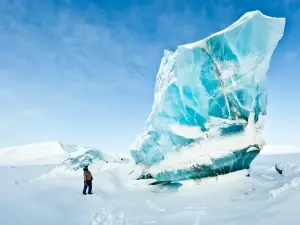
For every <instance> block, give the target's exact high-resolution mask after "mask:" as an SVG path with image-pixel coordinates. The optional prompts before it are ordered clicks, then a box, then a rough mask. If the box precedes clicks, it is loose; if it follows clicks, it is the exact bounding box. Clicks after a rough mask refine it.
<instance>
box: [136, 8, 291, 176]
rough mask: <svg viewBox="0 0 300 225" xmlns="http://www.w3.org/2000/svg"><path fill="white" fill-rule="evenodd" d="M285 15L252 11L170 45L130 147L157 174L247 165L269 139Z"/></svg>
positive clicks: (213, 172) (220, 171) (203, 172)
mask: <svg viewBox="0 0 300 225" xmlns="http://www.w3.org/2000/svg"><path fill="white" fill-rule="evenodd" d="M284 26H285V19H284V18H272V17H268V16H265V15H263V14H262V13H261V12H259V11H253V12H248V13H246V14H244V15H243V16H242V17H241V18H240V19H239V20H238V21H236V22H235V23H233V24H232V25H231V26H229V27H228V28H226V29H225V30H223V31H220V32H218V33H216V34H213V35H211V36H210V37H208V38H206V39H204V40H201V41H198V42H195V43H192V44H186V45H181V46H179V47H178V49H177V50H176V51H175V52H170V51H165V53H164V57H163V58H162V61H161V64H160V68H159V71H158V74H157V80H156V87H155V96H154V104H153V107H152V112H151V114H150V116H149V118H148V120H147V122H146V125H145V128H144V130H143V131H142V132H141V134H140V135H139V136H138V138H137V140H136V141H135V142H134V143H133V145H132V146H131V149H130V150H131V151H130V152H131V155H132V157H133V158H134V160H135V162H136V163H137V164H139V165H143V166H144V167H145V168H148V172H149V173H150V175H151V176H152V177H154V178H156V179H157V180H161V181H163V180H172V181H178V180H185V179H197V178H202V177H207V176H215V175H218V174H223V173H228V172H233V171H236V170H240V169H245V168H249V166H250V163H251V161H252V160H253V159H254V158H255V156H256V155H257V154H258V153H259V151H260V149H261V148H262V147H263V145H264V139H263V137H262V135H261V131H262V128H263V124H264V117H265V115H266V107H267V90H266V73H267V71H268V68H269V64H270V60H271V56H272V54H273V51H274V49H275V48H276V46H277V43H278V41H279V40H280V39H281V37H282V36H283V32H284Z"/></svg>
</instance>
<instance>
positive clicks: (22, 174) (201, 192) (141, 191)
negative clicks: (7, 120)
mask: <svg viewBox="0 0 300 225" xmlns="http://www.w3.org/2000/svg"><path fill="white" fill-rule="evenodd" d="M285 148H286V146H281V147H277V149H281V153H280V154H278V150H276V151H277V152H276V154H271V151H270V148H269V153H268V154H265V155H264V154H262V155H259V156H258V157H256V158H255V160H254V161H253V162H252V164H251V176H250V177H246V176H245V175H246V171H238V172H235V173H230V174H227V175H224V176H219V177H214V178H206V179H202V180H189V181H183V182H182V184H183V185H182V186H180V187H179V188H176V186H173V188H172V187H171V186H170V187H168V186H165V187H161V188H160V187H159V186H150V185H148V184H149V183H150V182H152V181H153V180H135V178H136V177H137V176H138V174H140V172H141V171H138V169H139V168H140V167H136V165H135V164H134V163H130V162H129V163H115V162H108V163H105V165H104V166H103V167H101V168H100V169H99V168H98V167H97V166H94V164H92V165H91V171H92V173H93V176H94V181H93V190H94V191H93V192H94V195H92V196H83V195H82V194H81V191H82V186H83V181H82V171H78V170H77V171H75V174H72V175H71V176H70V174H68V173H64V174H58V175H56V176H51V177H43V179H36V178H37V177H40V173H46V172H47V171H50V170H52V168H51V167H45V166H17V167H13V168H11V167H0V177H1V179H0V192H1V193H2V194H0V224H3V225H4V224H5V225H20V224H22V225H41V224H43V225H53V224H64V225H84V224H86V225H141V224H161V225H212V224H218V225H253V224H256V225H266V224H272V225H282V224H289V225H298V224H299V220H298V215H299V207H298V206H299V201H300V186H299V184H300V181H299V178H300V163H299V162H300V152H299V153H297V152H296V153H295V151H294V152H293V153H292V155H293V157H292V158H293V159H294V160H293V161H291V159H292V158H290V157H289V156H290V154H289V153H285V152H284V150H285ZM267 149H268V148H267ZM263 151H264V149H263V150H262V152H263ZM283 158H285V159H287V160H282V159H283ZM268 159H271V160H268ZM96 163H97V162H96ZM274 163H275V164H277V163H278V164H279V167H280V168H282V169H283V173H282V174H279V173H278V172H277V171H276V170H275V167H274Z"/></svg>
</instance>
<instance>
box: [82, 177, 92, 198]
mask: <svg viewBox="0 0 300 225" xmlns="http://www.w3.org/2000/svg"><path fill="white" fill-rule="evenodd" d="M87 188H89V189H88V194H92V181H90V180H87V181H84V187H83V194H84V195H86V189H87Z"/></svg>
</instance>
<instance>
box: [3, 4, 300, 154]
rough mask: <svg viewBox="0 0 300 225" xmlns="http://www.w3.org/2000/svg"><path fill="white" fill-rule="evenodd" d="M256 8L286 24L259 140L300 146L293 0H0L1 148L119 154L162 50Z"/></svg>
mask: <svg viewBox="0 0 300 225" xmlns="http://www.w3.org/2000/svg"><path fill="white" fill-rule="evenodd" d="M256 9H258V10H260V11H261V12H263V13H264V14H267V15H269V16H276V17H286V20H287V24H286V29H285V34H284V37H283V39H282V40H281V41H280V43H279V45H278V47H277V49H276V50H275V53H274V55H273V58H272V62H271V68H270V70H269V72H268V80H269V100H268V101H269V105H268V117H267V124H266V127H265V136H266V138H267V141H268V143H270V144H294V145H298V146H300V137H299V132H298V131H299V127H300V119H299V117H300V102H299V97H300V77H299V72H298V71H299V70H298V67H299V66H298V65H299V62H300V61H299V59H300V44H299V37H300V19H299V18H300V1H299V0H264V1H262V0H260V1H240V0H237V1H235V0H231V1H229V0H198V1H193V0H191V1H186V0H174V1H168V0H165V1H163V0H158V1H137V0H136V1H127V0H108V1H105V0H101V1H84V0H74V1H72V0H65V1H58V0H56V1H51V0H47V1H41V0H10V1H8V0H2V1H0V34H1V35H0V48H1V51H0V147H5V146H11V145H23V144H27V143H33V142H41V141H51V140H60V141H63V142H67V143H74V144H79V145H87V146H95V147H99V148H102V149H107V150H117V151H124V152H125V151H127V150H128V146H129V145H130V144H131V142H132V141H133V140H134V139H135V137H136V136H137V134H138V133H139V132H140V130H141V129H142V127H143V126H144V122H145V120H146V118H147V117H148V114H149V113H150V111H151V107H152V103H153V94H154V85H155V77H156V72H157V70H158V67H159V63H160V60H161V57H162V55H163V50H164V49H169V50H175V49H176V47H177V46H178V45H180V44H185V43H190V42H194V41H197V40H200V39H203V38H204V37H206V36H208V35H210V34H212V33H214V32H217V31H219V30H220V29H223V28H225V27H227V26H229V25H230V24H231V23H233V22H234V21H236V20H237V19H238V18H239V17H240V16H242V15H243V14H244V13H245V12H247V11H252V10H256Z"/></svg>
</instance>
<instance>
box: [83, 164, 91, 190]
mask: <svg viewBox="0 0 300 225" xmlns="http://www.w3.org/2000/svg"><path fill="white" fill-rule="evenodd" d="M83 178H84V187H83V194H84V195H86V189H88V194H89V195H91V194H93V193H92V181H93V176H92V174H91V172H90V171H89V169H88V167H87V166H85V167H84V168H83Z"/></svg>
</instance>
